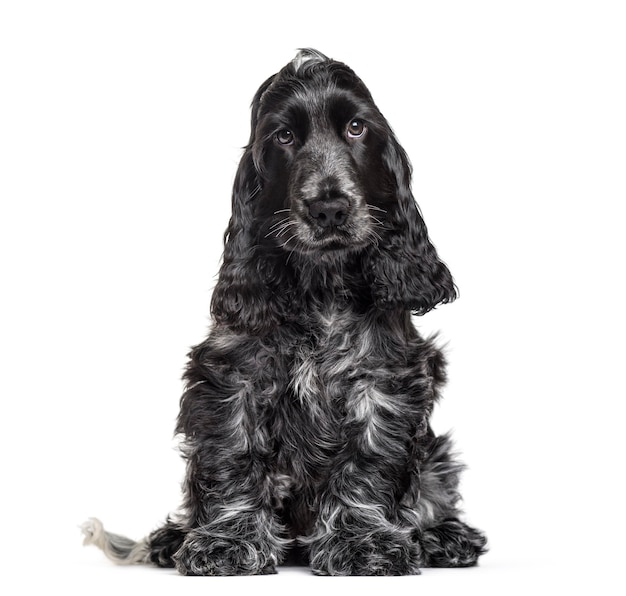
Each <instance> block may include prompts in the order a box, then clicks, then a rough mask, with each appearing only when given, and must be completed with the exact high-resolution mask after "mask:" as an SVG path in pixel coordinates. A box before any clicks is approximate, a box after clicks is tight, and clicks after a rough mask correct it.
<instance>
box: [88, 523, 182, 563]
mask: <svg viewBox="0 0 626 596" xmlns="http://www.w3.org/2000/svg"><path fill="white" fill-rule="evenodd" d="M80 528H81V530H82V531H83V535H84V536H85V539H84V540H83V544H85V545H87V544H93V545H95V546H97V547H98V548H100V549H101V550H102V551H103V552H104V554H105V555H106V556H107V557H108V558H109V559H111V561H113V562H114V563H117V564H118V565H135V564H141V563H153V564H155V565H158V566H159V567H174V554H175V553H176V551H177V550H178V549H179V548H180V546H181V545H182V543H183V540H184V539H185V532H184V530H183V528H182V526H181V525H179V524H177V523H176V522H174V521H172V520H171V519H169V518H168V520H167V522H166V524H165V525H164V526H163V527H162V528H159V529H158V530H155V531H154V532H152V534H150V535H149V536H147V537H146V538H142V539H141V540H139V541H138V542H135V541H134V540H131V539H130V538H126V537H125V536H120V535H119V534H113V533H111V532H107V531H106V530H105V529H104V527H103V526H102V522H101V521H100V520H99V519H96V518H95V517H92V518H89V519H88V520H87V521H86V522H85V523H84V524H82V525H81V527H80Z"/></svg>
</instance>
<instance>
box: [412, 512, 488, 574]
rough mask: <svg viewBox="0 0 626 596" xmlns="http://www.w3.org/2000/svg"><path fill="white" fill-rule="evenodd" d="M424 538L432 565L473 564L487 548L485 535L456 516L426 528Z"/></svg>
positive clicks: (468, 565)
mask: <svg viewBox="0 0 626 596" xmlns="http://www.w3.org/2000/svg"><path fill="white" fill-rule="evenodd" d="M420 541H421V543H422V548H423V551H424V555H425V562H426V565H427V566H428V567H471V566H472V565H476V563H477V561H478V557H480V555H482V554H484V553H486V552H487V548H486V544H487V539H486V538H485V535H484V534H483V533H482V532H480V531H479V530H476V529H474V528H472V527H471V526H468V525H467V524H466V523H464V522H462V521H460V520H458V519H453V518H451V519H447V520H445V521H443V522H441V523H440V524H438V525H437V526H434V527H432V528H428V529H427V530H425V531H424V532H423V533H422V536H421V538H420Z"/></svg>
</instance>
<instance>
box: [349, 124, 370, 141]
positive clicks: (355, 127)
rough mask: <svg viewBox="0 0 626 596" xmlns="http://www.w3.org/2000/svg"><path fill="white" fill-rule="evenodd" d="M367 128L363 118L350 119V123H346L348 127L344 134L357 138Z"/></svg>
mask: <svg viewBox="0 0 626 596" xmlns="http://www.w3.org/2000/svg"><path fill="white" fill-rule="evenodd" d="M366 130H367V126H365V122H363V120H356V119H355V120H352V121H351V122H350V124H348V129H347V131H346V134H347V135H348V137H349V138H351V139H358V138H359V137H362V136H363V135H364V134H365V131H366Z"/></svg>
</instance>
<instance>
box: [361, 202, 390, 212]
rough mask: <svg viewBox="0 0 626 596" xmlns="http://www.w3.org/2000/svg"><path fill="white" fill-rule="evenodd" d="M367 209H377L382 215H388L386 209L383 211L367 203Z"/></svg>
mask: <svg viewBox="0 0 626 596" xmlns="http://www.w3.org/2000/svg"><path fill="white" fill-rule="evenodd" d="M366 205H367V208H368V209H375V210H376V211H381V212H382V213H387V212H386V211H385V210H384V209H381V208H380V207H376V205H370V204H369V203H366Z"/></svg>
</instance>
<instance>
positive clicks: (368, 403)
mask: <svg viewBox="0 0 626 596" xmlns="http://www.w3.org/2000/svg"><path fill="white" fill-rule="evenodd" d="M409 433H410V418H409V417H407V416H406V412H404V414H403V410H402V408H399V407H398V404H397V400H394V398H392V397H389V396H386V395H383V394H382V393H381V392H380V391H378V390H377V389H376V388H374V387H364V386H362V385H361V386H359V387H357V388H355V390H354V391H353V393H352V395H351V396H349V397H348V399H347V400H346V414H345V419H344V421H343V424H342V429H341V440H342V443H343V445H342V447H341V448H340V451H339V453H338V455H337V457H336V459H335V460H334V462H333V464H332V467H331V469H330V470H329V475H328V479H327V483H326V486H325V487H324V490H323V492H322V494H321V496H320V500H319V509H318V519H317V523H316V525H315V528H314V531H313V533H312V534H311V535H310V536H308V537H306V538H305V539H304V540H303V542H304V543H305V544H307V545H308V547H309V551H310V552H309V557H310V564H311V568H312V570H313V572H314V573H316V574H319V575H411V574H417V573H419V562H420V558H421V557H420V546H419V543H418V540H417V536H416V534H415V532H413V531H412V529H411V527H410V526H408V525H407V524H405V523H403V522H402V520H401V516H399V515H398V513H399V512H398V495H399V494H400V492H401V490H402V483H403V481H404V480H403V478H405V477H406V471H407V470H406V465H407V458H408V449H409V447H408V443H409V441H408V440H407V439H408V437H409Z"/></svg>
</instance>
